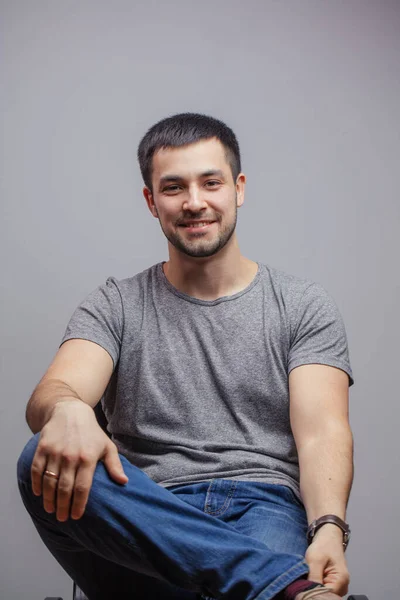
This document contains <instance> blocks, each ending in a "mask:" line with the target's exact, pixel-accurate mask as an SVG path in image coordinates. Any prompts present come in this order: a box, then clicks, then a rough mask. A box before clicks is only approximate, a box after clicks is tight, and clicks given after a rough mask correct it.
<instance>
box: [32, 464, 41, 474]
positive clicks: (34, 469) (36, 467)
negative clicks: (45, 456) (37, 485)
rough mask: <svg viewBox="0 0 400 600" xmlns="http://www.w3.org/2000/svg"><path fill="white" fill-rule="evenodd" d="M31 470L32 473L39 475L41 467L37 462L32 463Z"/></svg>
mask: <svg viewBox="0 0 400 600" xmlns="http://www.w3.org/2000/svg"><path fill="white" fill-rule="evenodd" d="M31 471H32V474H33V475H41V474H42V471H43V469H42V468H41V467H40V466H39V465H38V464H37V463H32V466H31Z"/></svg>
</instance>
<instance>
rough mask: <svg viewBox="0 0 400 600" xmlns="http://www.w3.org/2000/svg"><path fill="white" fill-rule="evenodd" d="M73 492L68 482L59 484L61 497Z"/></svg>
mask: <svg viewBox="0 0 400 600" xmlns="http://www.w3.org/2000/svg"><path fill="white" fill-rule="evenodd" d="M70 491H71V486H70V485H69V483H68V482H67V481H60V482H59V484H58V493H59V494H60V495H64V496H65V495H67V494H68V493H70Z"/></svg>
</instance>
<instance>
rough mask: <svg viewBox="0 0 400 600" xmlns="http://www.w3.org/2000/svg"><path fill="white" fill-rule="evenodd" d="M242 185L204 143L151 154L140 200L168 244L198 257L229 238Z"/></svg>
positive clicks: (215, 148) (219, 149)
mask: <svg viewBox="0 0 400 600" xmlns="http://www.w3.org/2000/svg"><path fill="white" fill-rule="evenodd" d="M244 183H245V177H244V175H242V174H241V175H239V177H238V181H237V182H234V180H233V177H232V171H231V168H230V165H229V163H228V162H227V159H226V155H225V149H224V147H223V146H222V144H221V143H220V142H219V141H218V140H216V139H210V140H203V141H200V142H196V143H194V144H190V145H188V146H182V147H180V148H166V149H161V150H159V151H158V152H156V153H155V155H154V157H153V177H152V185H153V193H151V192H150V190H149V189H148V188H144V195H145V198H146V201H147V204H148V206H149V209H150V210H151V212H152V214H153V215H154V216H155V217H157V218H158V219H159V221H160V225H161V228H162V230H163V232H164V235H165V236H166V238H167V239H168V241H169V242H170V244H172V246H174V247H175V248H176V249H177V250H179V251H180V252H183V253H184V254H186V255H188V256H192V257H198V258H200V257H208V256H212V255H213V254H216V253H217V252H218V251H219V250H221V248H223V247H224V246H225V245H226V244H227V243H228V242H229V240H230V239H231V237H232V235H233V233H234V231H235V227H236V219H237V208H238V207H239V206H241V205H242V203H243V194H244ZM195 221H196V222H197V223H195ZM204 222H206V224H204ZM190 225H192V226H190Z"/></svg>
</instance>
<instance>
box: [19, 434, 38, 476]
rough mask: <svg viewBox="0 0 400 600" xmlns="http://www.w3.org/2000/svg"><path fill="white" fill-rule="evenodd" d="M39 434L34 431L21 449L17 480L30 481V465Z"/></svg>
mask: <svg viewBox="0 0 400 600" xmlns="http://www.w3.org/2000/svg"><path fill="white" fill-rule="evenodd" d="M39 436H40V434H39V433H36V434H35V435H34V436H33V437H31V439H30V440H29V441H28V442H27V443H26V445H25V448H24V449H23V450H22V452H21V455H20V457H19V459H18V463H17V477H18V481H20V482H22V483H29V484H30V482H31V465H32V461H33V457H34V455H35V452H36V448H37V445H38V442H39Z"/></svg>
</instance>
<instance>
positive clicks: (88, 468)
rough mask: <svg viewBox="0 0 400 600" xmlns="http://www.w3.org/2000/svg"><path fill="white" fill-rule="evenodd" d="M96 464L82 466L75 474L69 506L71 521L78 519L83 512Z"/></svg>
mask: <svg viewBox="0 0 400 600" xmlns="http://www.w3.org/2000/svg"><path fill="white" fill-rule="evenodd" d="M96 464H97V463H96V462H91V463H88V464H82V465H81V466H80V467H79V469H78V471H77V473H76V477H75V486H74V493H73V498H72V506H71V518H72V519H80V518H81V517H82V515H83V514H84V512H85V508H86V504H87V501H88V498H89V493H90V489H91V487H92V483H93V475H94V471H95V469H96Z"/></svg>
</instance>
